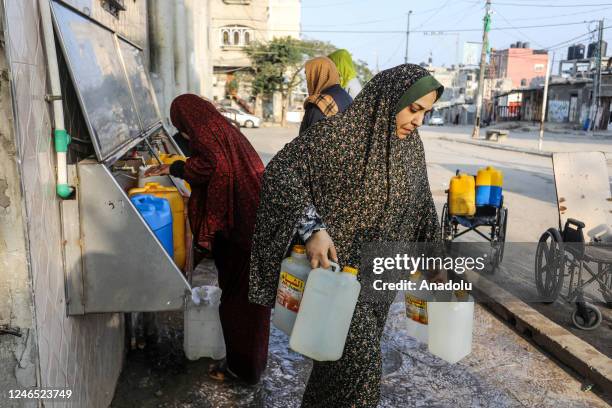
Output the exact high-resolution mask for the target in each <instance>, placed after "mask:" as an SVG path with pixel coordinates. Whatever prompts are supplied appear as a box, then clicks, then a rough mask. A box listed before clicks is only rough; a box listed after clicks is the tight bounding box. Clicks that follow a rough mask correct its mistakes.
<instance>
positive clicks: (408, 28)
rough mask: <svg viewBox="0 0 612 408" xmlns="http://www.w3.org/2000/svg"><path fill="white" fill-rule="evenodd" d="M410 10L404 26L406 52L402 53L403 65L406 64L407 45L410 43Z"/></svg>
mask: <svg viewBox="0 0 612 408" xmlns="http://www.w3.org/2000/svg"><path fill="white" fill-rule="evenodd" d="M411 14H412V10H410V11H409V12H408V22H407V24H406V52H405V53H404V64H407V63H408V43H409V41H410V15H411Z"/></svg>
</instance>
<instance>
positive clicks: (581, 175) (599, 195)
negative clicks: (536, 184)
mask: <svg viewBox="0 0 612 408" xmlns="http://www.w3.org/2000/svg"><path fill="white" fill-rule="evenodd" d="M553 170H554V173H555V187H556V189H557V204H558V207H559V223H560V226H561V227H563V226H565V221H566V220H567V219H568V218H574V219H576V220H579V221H582V222H584V223H585V228H584V234H585V239H586V240H587V241H591V240H593V239H594V238H595V237H597V238H600V239H603V240H606V241H610V240H612V195H611V194H610V184H609V179H608V166H607V163H606V156H605V155H604V153H602V152H573V153H555V154H553Z"/></svg>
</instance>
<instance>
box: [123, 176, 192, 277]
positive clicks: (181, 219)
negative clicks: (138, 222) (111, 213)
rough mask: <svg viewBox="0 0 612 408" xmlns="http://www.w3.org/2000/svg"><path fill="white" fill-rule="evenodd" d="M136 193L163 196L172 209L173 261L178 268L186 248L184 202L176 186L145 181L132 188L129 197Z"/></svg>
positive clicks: (182, 264)
mask: <svg viewBox="0 0 612 408" xmlns="http://www.w3.org/2000/svg"><path fill="white" fill-rule="evenodd" d="M136 194H149V195H152V196H155V197H160V198H165V199H166V200H168V202H169V203H170V208H171V209H172V219H173V223H172V231H173V242H174V256H173V257H174V263H176V266H178V267H179V268H180V269H183V267H184V266H185V261H186V259H187V250H186V248H185V203H184V201H183V197H182V196H181V195H180V194H179V192H178V190H177V189H176V187H164V186H162V185H160V184H158V183H147V184H145V186H144V187H142V188H132V189H130V191H129V195H130V197H131V196H133V195H136Z"/></svg>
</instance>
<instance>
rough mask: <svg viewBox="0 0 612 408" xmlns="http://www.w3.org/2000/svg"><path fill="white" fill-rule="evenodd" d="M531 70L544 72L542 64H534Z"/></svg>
mask: <svg viewBox="0 0 612 408" xmlns="http://www.w3.org/2000/svg"><path fill="white" fill-rule="evenodd" d="M533 70H534V71H535V72H544V64H535V65H534V66H533Z"/></svg>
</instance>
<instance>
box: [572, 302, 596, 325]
mask: <svg viewBox="0 0 612 408" xmlns="http://www.w3.org/2000/svg"><path fill="white" fill-rule="evenodd" d="M601 319H602V317H601V311H600V310H599V309H598V308H597V307H596V306H595V305H593V304H591V303H589V302H584V303H581V304H580V305H578V307H576V309H574V311H573V312H572V323H574V326H576V327H577V328H579V329H581V330H595V329H596V328H597V327H599V325H600V324H601Z"/></svg>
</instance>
